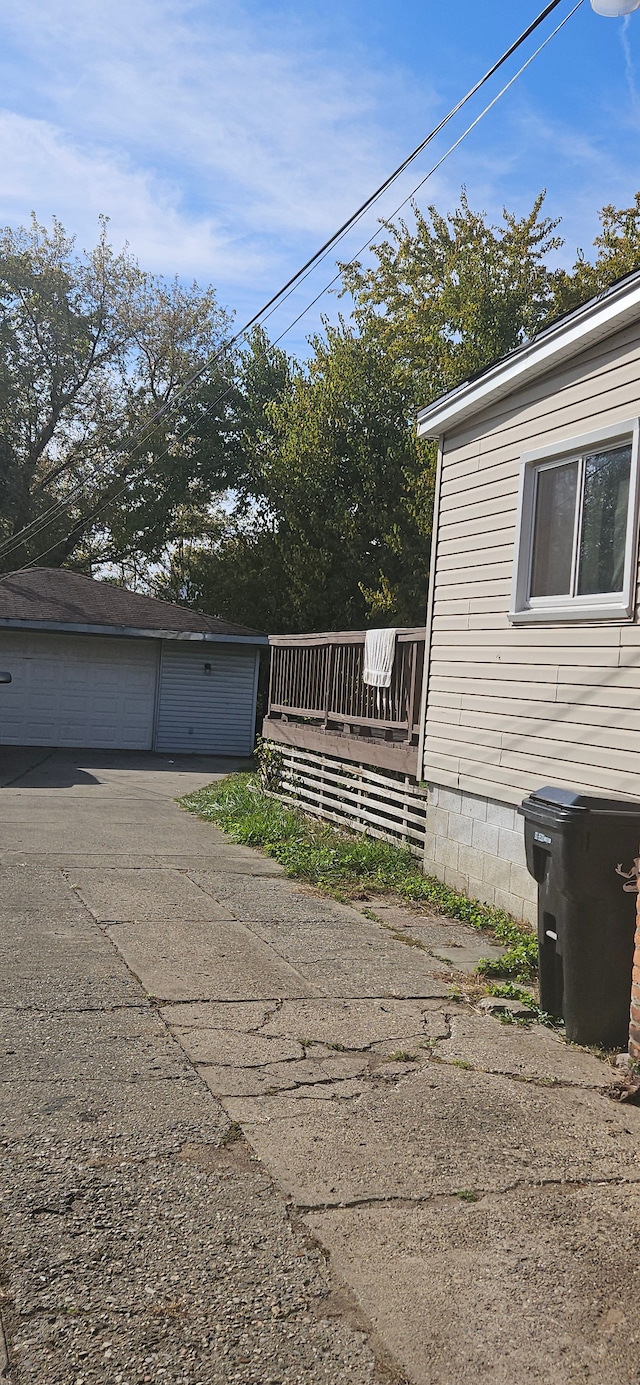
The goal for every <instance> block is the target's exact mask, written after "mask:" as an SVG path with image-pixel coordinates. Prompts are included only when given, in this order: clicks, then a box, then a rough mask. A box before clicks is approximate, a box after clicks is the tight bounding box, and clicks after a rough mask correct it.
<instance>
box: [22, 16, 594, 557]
mask: <svg viewBox="0 0 640 1385" xmlns="http://www.w3.org/2000/svg"><path fill="white" fill-rule="evenodd" d="M560 3H561V0H551V3H550V4H548V5H547V6H546V7H545V8H544V10H542V11H541V13H540V14H539V15H538V17H537V19H535V20H534V21H533V23H532V24H530V25H529V26H528V28H527V29H525V30H524V32H523V33H522V34H521V35H520V37H519V38H518V39H516V41H515V42H514V43H513V44H512V45H511V47H510V48H508V49H507V50H506V52H505V53H503V55H502V57H501V58H499V59H498V61H497V62H496V63H494V64H493V66H492V67H491V68H489V70H488V71H487V72H486V73H485V75H484V76H483V77H482V78H480V80H479V81H478V82H476V84H475V86H473V87H472V88H471V89H470V90H469V91H468V92H467V94H466V95H465V96H464V97H462V99H461V100H460V101H459V102H458V103H457V105H456V106H454V107H453V108H452V109H451V110H450V111H449V113H448V114H447V115H446V116H445V117H444V118H443V119H442V120H441V121H440V123H439V125H437V126H436V127H435V128H434V129H433V130H432V131H431V132H430V133H429V134H428V135H427V136H426V138H425V139H424V140H423V141H422V142H421V144H419V145H418V146H417V147H416V149H414V150H413V152H412V153H411V154H409V155H408V157H407V158H406V159H405V160H404V161H403V163H402V164H400V165H399V166H398V168H397V169H395V170H394V172H393V173H392V174H390V175H389V177H388V178H387V179H386V180H385V182H384V183H382V184H381V185H380V187H379V188H377V189H376V191H375V192H374V193H372V194H371V196H370V197H368V198H367V199H366V201H365V202H363V203H362V204H361V205H360V207H358V208H357V210H356V211H355V212H354V213H353V214H352V215H351V216H350V217H349V218H348V220H347V221H345V222H343V224H342V226H340V227H339V228H338V230H337V231H336V232H334V234H333V235H332V236H331V237H330V238H329V240H327V241H325V243H324V245H322V246H321V247H320V249H319V250H317V251H316V252H315V254H314V255H312V256H311V258H310V259H309V260H307V261H306V262H305V264H304V265H302V266H301V268H300V269H299V270H298V271H297V272H296V274H294V275H292V277H291V278H290V279H289V280H288V281H287V282H286V283H285V284H284V285H283V286H282V288H281V289H279V290H278V292H277V293H276V294H273V295H272V297H271V298H270V299H269V300H268V301H267V303H265V304H264V305H263V307H262V308H260V309H259V310H258V312H256V313H254V315H253V317H251V318H250V319H249V320H248V322H246V323H245V325H244V327H242V328H240V329H239V331H238V332H236V333H235V334H234V336H233V337H231V338H230V339H229V341H227V342H225V343H224V344H223V345H222V346H221V347H220V348H219V349H218V350H217V351H215V352H214V353H212V355H211V356H209V357H208V359H207V360H206V361H205V362H204V363H203V364H202V365H201V366H200V367H199V368H198V370H197V371H195V372H194V373H193V374H192V375H191V376H190V377H189V378H188V379H187V380H186V381H185V383H184V384H183V385H182V386H181V387H180V389H179V390H178V392H177V393H176V394H175V395H174V396H172V398H171V399H170V400H167V401H166V402H165V403H164V404H162V405H161V406H160V407H159V408H158V409H157V410H156V411H155V412H154V413H153V414H152V415H151V418H150V419H147V420H146V421H145V423H144V425H142V427H141V429H140V430H139V432H138V433H137V434H136V433H134V434H133V435H132V437H131V439H130V445H131V444H134V443H136V442H137V443H138V445H139V446H144V444H145V442H148V441H150V440H151V438H152V437H153V429H154V427H155V425H156V424H157V423H158V422H159V421H160V419H161V418H162V417H164V415H165V414H166V413H168V412H170V411H171V410H172V409H174V408H175V407H176V405H177V404H178V403H179V402H180V400H181V399H182V398H184V395H185V394H186V393H187V392H188V391H189V390H190V389H191V388H192V387H193V385H194V384H195V383H196V382H197V381H198V380H199V379H201V377H202V376H203V375H204V374H205V372H206V371H207V370H208V369H209V368H210V367H211V366H212V365H213V364H214V363H215V361H216V360H219V359H220V357H221V356H223V355H224V354H226V353H227V352H228V351H229V350H230V349H231V348H232V347H233V346H235V345H237V344H238V343H239V342H241V341H242V340H243V339H244V338H245V337H246V336H247V335H248V333H249V331H250V330H251V328H252V327H253V326H255V325H256V324H257V323H258V322H259V321H260V320H261V319H265V320H266V318H269V317H271V316H272V314H273V313H274V312H275V311H276V309H277V307H278V306H280V305H281V304H282V303H283V302H286V300H287V299H288V298H290V297H291V294H292V293H293V292H294V290H295V289H296V288H297V287H298V286H299V285H300V284H301V283H303V282H304V281H305V280H306V279H307V278H308V277H309V275H310V274H311V273H312V271H313V269H314V268H316V267H317V265H319V264H320V263H322V261H323V260H325V259H326V258H327V256H328V255H329V254H330V253H331V250H332V249H334V248H335V246H336V245H337V244H338V243H339V242H340V241H341V240H343V239H344V238H345V236H346V235H347V234H348V232H349V231H350V230H352V229H353V227H354V226H356V225H357V224H358V223H359V222H360V221H361V220H362V218H363V217H364V216H365V215H366V213H367V211H369V209H370V208H371V206H372V205H373V204H374V202H376V201H377V200H378V199H379V198H380V197H381V196H382V195H383V193H384V192H385V191H386V190H387V189H388V188H389V187H391V185H392V184H393V183H394V182H395V181H396V180H397V179H398V178H399V177H400V176H401V174H402V173H403V172H404V171H405V170H406V169H407V168H408V167H409V165H410V164H411V163H412V162H413V161H414V160H415V159H416V158H417V157H418V155H419V154H420V153H422V152H423V150H424V149H425V148H426V147H427V145H428V144H430V143H431V141H432V140H433V139H434V138H435V137H436V135H437V134H439V133H440V131H441V130H442V129H443V128H444V127H445V125H447V124H448V123H449V121H450V120H451V119H452V118H453V116H454V115H456V114H457V113H458V111H460V110H461V109H462V107H463V106H465V105H466V104H467V102H468V101H469V100H470V99H471V97H472V96H474V95H475V93H476V92H477V91H479V90H480V88H481V87H482V86H484V85H485V83H486V82H487V81H488V80H489V78H490V77H492V76H493V75H494V74H495V73H496V72H497V71H498V69H499V68H500V67H502V66H503V64H504V63H505V62H506V61H507V59H508V58H509V57H511V56H512V55H513V53H514V52H516V51H517V49H518V48H519V47H520V46H521V45H522V44H523V43H524V42H525V40H526V39H527V38H528V37H529V36H530V35H531V34H532V33H533V32H534V31H535V30H536V29H537V28H538V27H539V26H540V24H541V23H543V21H544V19H546V18H547V16H548V15H549V14H550V13H551V12H552V11H553V10H554V9H556V8H557V6H558V5H559V4H560ZM582 3H583V0H577V4H575V5H574V7H573V9H571V10H570V11H569V13H568V14H567V15H565V17H564V19H562V20H561V22H560V23H559V24H558V25H557V26H556V28H555V29H553V30H552V32H551V33H550V34H548V35H547V37H546V38H545V39H544V41H543V42H542V43H541V44H540V45H539V47H538V48H536V49H535V51H534V52H533V53H531V54H530V56H529V57H528V59H527V61H526V62H525V63H523V65H522V66H521V67H520V68H519V69H518V71H517V72H515V73H514V75H513V76H512V77H511V78H510V79H509V81H508V82H507V83H506V84H505V86H504V87H502V88H501V90H500V91H499V92H498V93H497V95H496V96H494V97H493V99H492V100H491V101H490V102H489V103H488V105H487V106H485V107H484V109H483V110H482V111H481V112H480V114H479V115H478V116H476V118H475V119H474V120H473V121H472V122H471V124H470V125H468V126H467V128H466V129H465V130H464V131H463V132H462V134H461V135H460V136H459V137H458V139H457V140H455V142H454V143H453V144H452V145H450V146H449V148H448V149H447V150H446V151H445V153H444V154H443V155H442V156H441V158H440V159H439V160H438V161H437V163H435V164H434V165H433V167H432V168H430V169H429V171H428V172H427V173H426V174H425V175H424V177H423V178H422V179H421V180H420V182H419V183H417V184H416V186H415V187H414V188H413V190H412V191H411V192H410V193H408V194H407V196H406V197H405V198H404V199H403V200H402V202H400V203H399V205H398V206H397V207H396V209H395V210H394V211H393V212H391V213H389V215H388V216H387V217H386V218H385V221H386V222H388V221H390V220H391V219H392V218H393V217H395V216H397V214H398V212H399V211H401V210H402V208H403V207H405V206H406V205H407V203H408V202H410V201H411V200H412V199H413V198H414V197H415V195H416V193H417V192H418V191H419V190H420V188H421V187H423V186H424V184H425V183H426V182H427V181H428V180H429V178H431V177H432V176H433V174H434V173H435V172H436V171H437V170H438V169H439V168H440V167H441V166H442V164H443V163H444V162H445V161H446V159H448V158H449V157H450V155H451V154H452V153H454V151H455V150H456V149H457V148H458V147H459V146H460V145H461V144H462V142H463V141H464V140H465V139H466V138H467V136H468V135H469V134H470V133H471V131H472V130H474V129H475V128H476V126H477V125H478V124H479V123H480V121H481V120H482V119H483V118H484V116H485V115H487V114H488V112H489V111H490V110H492V108H493V107H494V106H495V105H496V104H497V103H498V101H500V99H501V98H502V96H504V95H505V93H506V92H507V91H508V90H509V88H510V87H512V86H513V84H514V83H515V82H516V81H517V80H518V78H519V77H520V76H521V75H522V73H523V72H524V71H525V70H526V68H528V67H529V66H530V64H531V63H532V62H533V61H534V59H535V58H536V57H538V55H539V54H540V53H541V52H542V50H543V49H544V48H546V46H547V44H548V43H550V42H551V40H552V39H553V38H555V36H556V34H558V33H559V32H560V30H561V29H562V28H564V25H565V24H567V23H568V21H569V20H570V19H571V18H572V17H573V15H574V14H575V13H576V11H577V10H578V9H579V8H580V6H581V5H582ZM383 228H384V223H383V226H380V227H378V229H377V230H376V231H375V232H374V233H373V235H372V236H371V237H369V238H368V239H367V240H366V241H365V242H364V244H363V245H362V246H361V247H360V249H359V250H357V251H356V252H355V254H354V255H353V256H352V257H351V259H350V260H348V261H346V262H345V263H344V264H343V265H342V266H341V267H340V269H339V270H338V271H337V273H336V274H335V275H334V276H333V278H332V279H331V280H330V281H329V283H328V284H326V285H325V286H324V288H322V289H321V290H320V292H319V293H317V294H316V296H315V297H314V298H313V299H312V300H311V301H310V302H309V303H307V304H306V306H305V307H304V308H303V309H302V310H301V312H300V313H298V314H297V316H296V317H295V318H294V319H293V320H292V321H291V322H290V323H289V324H288V326H287V327H285V328H284V330H283V331H282V332H281V333H280V334H279V335H278V336H277V337H276V338H275V339H274V341H273V342H272V343H271V345H272V346H275V345H277V344H278V343H279V342H280V341H281V340H282V339H283V337H285V336H287V335H288V333H289V332H290V331H291V330H292V329H293V327H295V326H296V325H297V324H298V322H300V321H301V319H302V318H303V317H305V316H306V314H307V313H308V312H309V311H310V309H311V308H312V307H314V306H315V304H316V303H317V302H318V301H319V300H320V299H321V298H322V297H324V295H325V293H327V292H328V291H329V290H330V289H331V288H332V287H333V285H334V284H335V283H336V282H337V280H338V279H340V278H341V277H342V274H343V272H344V269H346V268H348V267H349V266H351V265H353V264H354V263H355V261H356V260H357V258H358V256H359V255H361V254H363V252H364V251H365V250H366V249H367V248H368V247H369V246H371V245H372V244H373V242H374V240H375V239H376V238H377V237H378V236H379V235H380V233H381V231H382V229H383ZM232 388H233V385H231V384H230V385H228V386H227V387H226V389H225V390H223V391H222V393H221V394H220V395H218V396H217V398H216V399H215V400H213V401H212V403H211V404H209V405H207V407H206V409H205V410H204V413H203V415H202V416H203V417H206V415H207V414H209V413H210V412H211V411H212V410H213V409H214V408H216V407H217V405H218V404H220V403H222V401H223V400H224V399H225V398H226V396H227V395H228V394H229V393H230V391H231V390H232ZM145 430H146V436H141V434H144V433H145ZM191 431H192V430H191V427H189V428H187V429H185V430H184V431H183V432H182V433H180V434H178V437H177V438H175V439H174V440H173V442H172V443H171V445H170V446H168V447H167V448H165V449H164V451H163V452H161V453H160V454H159V455H157V456H156V457H154V458H153V460H152V462H151V463H150V464H149V466H148V467H146V468H145V469H144V471H143V472H142V473H138V475H137V477H136V480H140V479H141V478H142V477H143V476H145V475H147V474H148V473H149V471H151V470H152V469H153V468H154V467H155V466H157V464H158V462H159V461H161V460H162V459H163V458H164V457H166V456H167V455H168V454H169V453H170V452H171V450H172V448H173V447H174V446H175V444H176V443H177V442H180V441H182V439H183V438H184V437H186V436H187V435H188V434H189V432H191ZM99 470H102V468H97V467H96V468H95V469H94V471H93V472H92V473H91V475H90V476H89V477H85V478H84V479H83V480H82V481H81V482H80V483H79V484H78V486H77V487H76V488H75V489H74V490H72V491H71V492H70V493H69V494H67V495H66V496H65V497H64V498H61V499H60V500H59V501H58V502H56V504H55V505H53V506H51V507H50V509H49V510H47V511H45V512H44V513H43V514H42V515H39V516H38V517H37V519H36V520H34V521H32V523H31V524H29V525H25V527H24V528H23V529H21V530H19V531H18V532H17V533H16V534H13V535H12V536H11V538H10V539H9V540H7V541H6V542H5V544H4V545H0V557H1V558H4V557H7V556H9V554H10V553H12V552H14V551H15V550H16V549H17V548H20V547H22V543H23V541H25V540H26V539H29V538H35V537H36V536H37V534H39V533H41V532H42V530H43V529H45V528H47V527H48V525H49V524H50V523H51V522H52V521H53V520H54V519H55V518H56V517H57V515H58V514H61V513H63V512H64V510H65V509H66V508H67V507H68V505H69V504H70V503H71V502H72V501H73V500H74V499H75V498H76V497H77V496H78V495H80V494H82V492H83V490H85V489H86V486H87V485H88V484H89V483H90V481H91V480H93V478H94V477H95V475H96V474H98V471H99ZM129 484H130V482H127V483H125V485H123V486H122V488H121V489H120V490H119V491H117V492H116V493H115V494H114V495H111V496H109V497H108V499H106V500H105V501H104V502H103V504H102V505H101V506H100V507H98V509H97V510H95V511H94V512H93V513H92V514H91V515H90V516H89V518H91V519H93V518H95V517H96V516H97V515H98V514H100V513H101V511H102V510H104V509H106V508H108V506H109V505H111V504H113V502H114V500H117V499H119V498H120V496H121V495H123V494H124V492H125V491H126V490H127V489H128V486H129ZM61 542H64V540H60V539H58V540H56V542H55V543H53V544H51V545H50V547H49V548H47V549H45V550H44V551H43V552H41V553H40V554H39V555H38V557H37V558H33V559H31V560H30V561H29V562H28V563H25V564H24V567H22V568H20V569H18V570H19V571H24V570H25V568H28V567H33V566H34V565H35V564H36V563H38V562H39V561H40V560H41V559H42V558H43V557H46V556H47V554H48V553H51V552H52V551H53V550H54V549H55V548H58V547H59V546H60V543H61ZM5 575H6V574H5ZM2 580H3V579H2V575H1V574H0V581H2Z"/></svg>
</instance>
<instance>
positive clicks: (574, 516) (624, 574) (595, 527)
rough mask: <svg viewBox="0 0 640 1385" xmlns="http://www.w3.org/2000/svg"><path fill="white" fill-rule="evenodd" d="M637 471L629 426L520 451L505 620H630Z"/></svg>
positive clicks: (633, 430) (634, 429)
mask: <svg viewBox="0 0 640 1385" xmlns="http://www.w3.org/2000/svg"><path fill="white" fill-rule="evenodd" d="M637 467H638V422H637V420H633V421H632V422H630V423H625V424H619V425H615V427H613V428H611V429H606V430H605V429H599V430H598V431H597V432H594V433H590V434H587V435H586V436H585V437H581V438H574V439H572V440H569V441H568V442H566V443H563V444H561V445H560V446H555V447H553V448H541V449H539V450H537V451H536V452H528V453H525V455H524V457H523V459H522V475H521V484H520V503H519V511H518V530H517V534H516V562H515V571H514V587H513V595H512V603H511V611H510V618H511V620H513V621H515V622H518V621H520V622H524V621H530V620H547V621H549V620H575V619H579V618H580V617H582V618H583V619H589V620H594V619H607V618H608V619H610V620H614V619H616V618H618V619H620V618H622V619H628V618H629V617H631V616H632V615H633V610H634V601H635V575H636V554H637V510H638V505H637V490H638V487H637Z"/></svg>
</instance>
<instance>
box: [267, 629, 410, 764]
mask: <svg viewBox="0 0 640 1385" xmlns="http://www.w3.org/2000/svg"><path fill="white" fill-rule="evenodd" d="M364 640H365V632H364V630H349V631H331V632H328V633H323V634H313V635H270V636H269V644H270V647H271V676H270V687H269V706H268V711H267V715H266V717H265V720H264V725H263V735H264V736H265V737H267V738H268V739H269V740H273V741H278V742H280V743H281V744H284V745H288V746H296V747H298V748H299V749H302V750H310V751H315V752H320V753H322V752H325V753H326V754H328V755H331V756H333V757H334V758H337V759H342V760H349V761H352V762H354V763H356V764H368V765H376V766H380V767H382V768H385V769H392V770H397V771H398V772H400V773H403V774H408V775H413V776H416V775H417V764H418V756H417V752H418V738H419V732H420V727H419V717H420V703H421V696H422V670H423V664H424V642H425V632H424V628H421V627H420V628H414V629H402V630H398V633H397V637H396V653H395V660H394V665H393V671H392V675H391V686H390V688H372V687H369V686H368V685H367V684H366V683H363V681H362V672H363V667H364Z"/></svg>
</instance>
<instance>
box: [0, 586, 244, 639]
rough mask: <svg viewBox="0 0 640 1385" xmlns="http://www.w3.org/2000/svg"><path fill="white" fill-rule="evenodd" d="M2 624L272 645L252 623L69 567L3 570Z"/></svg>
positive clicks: (22, 627) (81, 631)
mask: <svg viewBox="0 0 640 1385" xmlns="http://www.w3.org/2000/svg"><path fill="white" fill-rule="evenodd" d="M0 627H4V628H7V627H14V628H19V629H25V628H26V629H31V630H33V629H36V630H68V631H76V632H77V633H94V632H95V633H99V634H116V635H143V636H155V637H156V638H159V637H160V636H163V637H164V638H166V639H195V640H197V639H202V640H217V641H223V642H229V641H231V642H234V643H235V642H242V643H247V644H249V643H250V644H266V643H267V636H266V635H263V634H261V632H260V631H258V630H250V629H249V628H248V627H247V626H246V625H236V624H234V623H233V622H232V621H228V620H220V619H219V617H218V616H209V615H204V614H203V613H202V612H201V611H194V610H193V608H192V607H189V606H176V605H175V604H174V603H173V602H171V601H158V600H157V598H156V597H153V596H142V595H141V594H140V593H139V592H131V591H128V590H127V588H126V587H118V586H115V585H114V584H113V583H111V582H97V581H96V580H95V579H94V578H93V577H85V576H83V575H82V573H79V572H70V571H69V570H68V569H66V568H44V567H34V568H29V569H26V570H24V571H22V572H8V573H5V574H3V575H0Z"/></svg>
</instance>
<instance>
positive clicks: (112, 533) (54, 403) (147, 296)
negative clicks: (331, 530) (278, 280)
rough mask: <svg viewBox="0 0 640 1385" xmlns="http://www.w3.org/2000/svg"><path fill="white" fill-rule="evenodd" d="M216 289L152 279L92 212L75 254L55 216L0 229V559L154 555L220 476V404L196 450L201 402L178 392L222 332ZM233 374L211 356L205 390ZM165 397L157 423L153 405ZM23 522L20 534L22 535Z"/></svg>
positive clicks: (80, 560) (54, 561) (5, 562)
mask: <svg viewBox="0 0 640 1385" xmlns="http://www.w3.org/2000/svg"><path fill="white" fill-rule="evenodd" d="M228 326H229V320H228V318H227V316H226V314H225V313H224V312H222V310H221V309H220V308H219V307H218V305H217V302H216V298H215V294H214V292H213V290H211V289H208V290H206V291H204V292H203V291H201V290H200V289H199V288H198V286H197V285H195V284H194V285H192V286H191V287H190V288H185V287H182V286H181V285H180V284H179V283H178V282H177V281H176V282H173V283H171V284H168V285H167V284H165V283H164V282H162V281H161V280H158V279H155V278H153V277H152V276H150V275H147V274H144V273H143V272H142V271H141V270H140V268H139V267H138V265H137V263H136V261H135V260H134V259H133V257H132V256H130V255H129V254H128V253H127V252H126V251H122V252H120V253H119V254H116V253H114V251H113V249H112V248H111V246H110V245H109V242H108V239H107V224H106V221H104V220H103V222H102V225H101V231H100V237H99V240H98V244H97V245H96V247H95V248H94V249H93V250H92V251H90V252H88V253H82V254H79V253H77V252H76V250H75V246H74V242H73V239H72V238H71V237H69V236H67V234H66V232H65V231H64V229H63V227H62V226H61V225H60V224H59V222H57V221H54V223H53V226H52V229H51V230H48V229H47V228H45V227H43V226H40V225H39V224H38V223H37V221H36V220H35V218H34V219H33V220H32V223H31V226H30V227H29V228H26V229H25V228H19V229H18V230H12V229H11V228H8V227H7V228H5V229H4V230H3V231H2V232H0V437H1V443H0V566H1V567H2V568H3V569H4V570H7V569H10V568H14V567H17V566H19V565H21V564H22V563H24V562H26V561H30V560H32V559H34V558H35V559H36V560H37V559H39V558H40V557H42V560H43V561H46V563H47V564H48V565H49V566H56V565H59V564H62V563H64V562H67V563H68V562H73V563H74V564H76V565H79V566H85V567H90V566H91V565H92V564H96V563H101V562H105V561H107V562H111V561H114V562H116V561H121V560H123V559H126V557H127V555H130V556H131V557H132V558H133V559H135V560H136V561H139V560H140V557H141V555H143V554H145V555H146V556H147V557H152V556H154V555H157V554H159V553H160V552H161V551H162V549H163V547H164V546H165V545H166V543H167V542H168V541H170V540H171V539H172V538H173V537H175V532H176V527H178V528H179V526H180V524H181V515H182V513H183V512H184V510H185V508H186V510H187V511H188V512H194V511H199V512H201V513H206V510H207V506H208V504H209V503H210V499H211V495H212V493H213V492H214V491H215V490H219V489H221V488H224V485H225V484H226V473H225V470H224V468H225V439H224V431H225V427H226V423H227V417H228V415H229V413H230V411H231V408H230V405H229V403H228V402H226V403H225V402H224V401H223V403H222V404H221V406H220V408H219V409H218V412H217V414H215V411H214V416H215V422H216V423H217V425H218V433H217V434H216V430H215V427H214V426H213V425H212V421H211V419H210V420H209V427H208V432H207V439H208V450H207V451H205V450H204V449H203V448H202V447H199V448H198V450H197V452H196V450H195V448H194V429H195V428H196V425H197V424H198V416H199V413H201V412H202V410H203V409H204V407H205V405H204V404H203V402H202V401H201V400H198V399H196V400H195V401H194V399H193V397H192V396H190V395H189V396H187V397H185V399H184V400H183V401H180V398H179V395H180V389H181V386H182V384H183V382H184V381H185V380H186V379H187V377H188V376H189V375H190V374H191V372H193V371H194V370H196V369H197V368H198V367H199V366H201V365H202V364H203V363H204V361H205V360H206V359H207V358H208V357H209V356H210V355H211V353H212V352H213V351H215V350H216V349H217V348H218V347H219V346H220V344H221V342H222V340H223V339H224V336H225V335H226V334H227V332H228ZM232 381H233V368H232V365H231V363H229V362H228V361H226V360H224V359H222V360H221V362H220V363H219V365H218V366H217V368H215V369H214V371H213V372H211V376H210V381H209V389H210V391H211V393H212V396H213V394H215V391H216V390H217V391H218V393H220V392H221V389H225V388H226V387H227V386H228V385H229V384H232ZM172 402H175V407H174V408H172V410H171V412H170V414H169V415H167V416H165V417H164V418H163V419H162V420H160V421H159V422H157V423H154V415H155V414H156V411H157V410H158V409H159V408H161V407H162V406H163V405H165V404H167V403H172ZM24 530H26V533H23V531H24Z"/></svg>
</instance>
